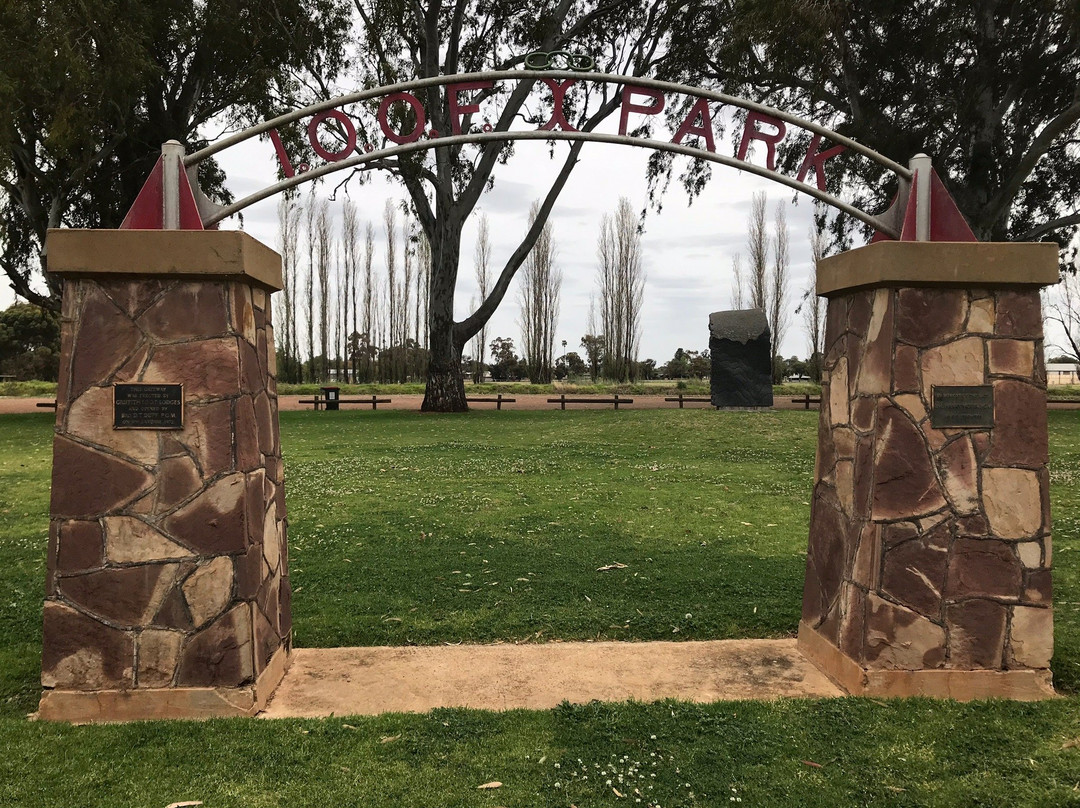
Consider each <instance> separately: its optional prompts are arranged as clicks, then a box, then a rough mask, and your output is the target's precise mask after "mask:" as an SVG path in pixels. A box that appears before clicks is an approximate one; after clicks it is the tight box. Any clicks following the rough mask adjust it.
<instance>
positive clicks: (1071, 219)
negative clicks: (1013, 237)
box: [1017, 212, 1080, 241]
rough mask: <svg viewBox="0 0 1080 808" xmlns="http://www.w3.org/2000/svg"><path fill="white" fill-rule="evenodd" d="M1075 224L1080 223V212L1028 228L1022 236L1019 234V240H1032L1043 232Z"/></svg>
mask: <svg viewBox="0 0 1080 808" xmlns="http://www.w3.org/2000/svg"><path fill="white" fill-rule="evenodd" d="M1073 224H1080V212H1077V213H1070V214H1069V215H1068V216H1062V217H1061V218H1060V219H1054V220H1052V221H1049V222H1046V223H1045V224H1041V225H1039V226H1038V227H1035V228H1032V229H1031V230H1028V231H1027V232H1026V233H1024V234H1023V235H1022V236H1017V240H1019V241H1032V240H1033V239H1036V238H1038V237H1039V236H1041V235H1042V234H1043V233H1049V232H1050V231H1051V230H1057V229H1058V228H1059V227H1068V226H1069V225H1073Z"/></svg>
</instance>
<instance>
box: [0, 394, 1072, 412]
mask: <svg viewBox="0 0 1080 808" xmlns="http://www.w3.org/2000/svg"><path fill="white" fill-rule="evenodd" d="M485 397H487V396H485ZM309 398H311V396H281V397H280V398H279V399H278V407H279V408H280V409H281V410H282V411H292V410H310V409H311V405H310V404H301V403H300V400H301V399H309ZM346 398H365V396H346ZM379 398H389V399H391V401H390V403H389V404H380V405H379V409H380V410H414V411H415V410H419V409H420V403H421V402H422V401H423V399H424V397H423V396H420V395H410V396H402V395H390V396H379ZM509 398H514V399H516V400H515V402H514V403H513V404H509V403H504V404H503V408H504V409H508V410H558V409H559V405H558V404H549V403H548V401H547V400H548V399H549V398H555V396H549V395H513V396H509ZM574 398H610V396H578V395H575V396H574ZM620 398H622V396H621V395H620ZM629 398H633V399H634V403H633V404H631V405H627V408H628V409H635V410H668V409H678V407H679V405H678V403H677V402H674V401H665V400H664V399H665V396H629ZM791 398H792V396H777V397H776V401H775V403H774V405H773V408H774V409H778V410H801V409H804V406H803V404H802V403H797V402H793V401H792V400H791ZM52 401H53V400H52V399H51V398H24V397H15V396H7V397H5V396H0V415H6V414H8V413H19V412H46V411H47V408H44V407H38V406H37V405H38V404H39V403H40V404H51V403H52ZM471 406H472V407H473V408H474V409H477V410H493V409H495V405H494V404H472V405H471ZM620 406H621V405H620ZM683 406H684V407H686V408H687V409H708V408H709V405H708V404H706V403H684V405H683ZM601 407H602V408H604V409H611V405H610V404H605V405H600V404H596V405H590V404H572V405H567V409H594V408H596V409H599V408H601ZM356 408H357V405H355V404H354V405H348V404H346V405H343V409H356ZM363 409H365V410H366V409H369V408H368V407H363ZM811 409H814V410H816V409H817V405H816V404H812V405H811ZM1049 409H1052V410H1080V404H1059V403H1057V402H1050V403H1049Z"/></svg>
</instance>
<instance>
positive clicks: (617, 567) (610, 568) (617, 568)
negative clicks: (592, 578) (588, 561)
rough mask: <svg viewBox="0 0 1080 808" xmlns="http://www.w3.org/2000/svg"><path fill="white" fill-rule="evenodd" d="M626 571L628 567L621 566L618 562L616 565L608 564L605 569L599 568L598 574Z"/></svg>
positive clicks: (597, 569)
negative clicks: (610, 571)
mask: <svg viewBox="0 0 1080 808" xmlns="http://www.w3.org/2000/svg"><path fill="white" fill-rule="evenodd" d="M624 569H626V565H625V564H620V563H619V562H618V561H616V562H615V563H614V564H608V565H607V566H604V567H597V568H596V571H597V572H607V571H609V570H624Z"/></svg>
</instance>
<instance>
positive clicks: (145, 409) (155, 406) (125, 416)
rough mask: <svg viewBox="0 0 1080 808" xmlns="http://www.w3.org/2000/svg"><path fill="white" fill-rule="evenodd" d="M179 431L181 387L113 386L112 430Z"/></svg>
mask: <svg viewBox="0 0 1080 808" xmlns="http://www.w3.org/2000/svg"><path fill="white" fill-rule="evenodd" d="M183 428H184V385H182V384H114V385H113V429H183Z"/></svg>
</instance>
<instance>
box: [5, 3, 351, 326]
mask: <svg viewBox="0 0 1080 808" xmlns="http://www.w3.org/2000/svg"><path fill="white" fill-rule="evenodd" d="M349 19H350V14H349V9H348V6H347V0H230V2H227V3H221V2H209V3H208V2H193V1H192V0H188V2H183V1H182V0H181V2H176V0H19V2H9V3H3V4H0V267H2V268H3V270H4V273H5V274H6V275H7V278H8V280H9V282H10V284H11V287H12V288H13V289H14V291H15V293H16V294H18V295H19V296H20V297H23V298H25V299H26V300H29V301H31V302H33V303H35V304H37V305H40V306H43V307H45V308H49V309H53V310H59V307H60V293H61V286H60V281H59V279H57V278H50V277H48V276H47V275H45V274H44V272H43V269H44V267H45V263H46V256H45V254H44V250H45V233H46V231H47V229H48V228H50V227H59V226H69V227H116V226H117V225H119V224H120V222H121V220H122V218H123V216H124V213H125V212H126V211H127V209H128V207H130V205H131V203H132V202H133V201H134V199H135V196H136V195H137V194H138V192H139V189H140V188H141V187H142V184H143V182H144V181H145V180H146V177H147V175H148V174H149V173H150V170H151V168H152V167H153V165H154V162H155V160H156V159H157V155H158V154H160V150H161V144H162V143H164V142H165V141H167V140H170V139H176V140H179V141H181V142H184V143H187V144H188V145H189V146H192V147H196V148H197V147H199V146H200V145H201V140H200V137H201V135H200V132H201V131H202V130H203V129H204V127H206V126H208V125H209V124H211V123H213V124H215V125H218V126H221V127H225V128H230V127H234V126H239V125H245V124H247V123H249V122H254V121H255V120H258V119H261V118H263V117H266V116H267V115H269V114H272V113H274V112H277V111H279V110H281V109H282V108H284V107H291V106H293V105H294V104H295V103H296V101H297V98H298V95H299V94H301V92H302V91H305V90H304V86H303V85H304V82H303V81H302V79H303V78H304V77H305V76H307V75H309V74H311V73H318V74H319V75H320V76H330V77H332V76H334V75H336V74H337V73H338V72H339V70H340V69H341V67H342V65H343V59H344V44H345V42H346V34H347V31H348V26H349ZM223 179H224V176H223V174H222V172H221V171H220V169H219V168H218V167H217V166H216V165H215V164H214V163H213V161H210V162H208V163H207V165H206V166H205V167H203V168H202V169H201V171H200V177H199V180H200V184H201V185H202V187H203V189H204V190H206V191H207V193H209V194H211V195H213V196H216V197H217V198H219V199H227V198H228V194H227V192H225V191H224V189H223V185H222V181H223Z"/></svg>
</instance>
